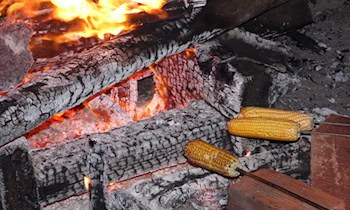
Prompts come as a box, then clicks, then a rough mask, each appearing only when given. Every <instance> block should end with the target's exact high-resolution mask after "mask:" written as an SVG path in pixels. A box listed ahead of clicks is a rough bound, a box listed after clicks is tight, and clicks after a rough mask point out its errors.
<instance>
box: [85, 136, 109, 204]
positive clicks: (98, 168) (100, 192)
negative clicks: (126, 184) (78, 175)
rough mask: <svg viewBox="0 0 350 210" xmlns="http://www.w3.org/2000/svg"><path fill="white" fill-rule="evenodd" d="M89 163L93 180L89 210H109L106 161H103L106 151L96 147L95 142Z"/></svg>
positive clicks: (90, 175)
mask: <svg viewBox="0 0 350 210" xmlns="http://www.w3.org/2000/svg"><path fill="white" fill-rule="evenodd" d="M89 145H90V154H89V157H88V161H89V163H88V164H89V178H90V180H91V184H90V189H89V200H90V204H89V209H90V210H107V207H106V197H107V192H106V191H107V187H106V186H107V185H108V182H107V179H105V173H104V168H105V162H106V161H105V160H104V159H103V153H104V151H102V150H101V147H95V142H92V141H90V142H89Z"/></svg>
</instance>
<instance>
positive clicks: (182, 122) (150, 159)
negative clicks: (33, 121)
mask: <svg viewBox="0 0 350 210" xmlns="http://www.w3.org/2000/svg"><path fill="white" fill-rule="evenodd" d="M196 138H201V139H203V140H206V141H208V142H210V143H213V144H215V145H217V146H222V145H221V144H223V143H224V140H227V136H226V120H225V118H224V117H222V115H220V113H219V112H217V111H216V110H215V109H213V108H211V107H210V106H208V105H206V104H205V103H204V102H202V101H199V102H196V103H195V104H192V105H191V107H189V108H188V109H184V110H171V111H168V112H166V113H162V114H159V115H157V116H155V117H153V118H150V119H147V120H141V121H138V122H136V123H134V124H132V125H127V126H125V127H121V128H117V129H114V130H112V131H110V132H108V133H102V134H93V135H90V136H86V137H82V138H80V139H78V140H76V141H74V142H70V143H66V144H62V145H59V146H57V147H52V148H47V149H44V150H38V151H33V152H32V156H33V160H34V161H33V162H34V168H35V172H36V176H37V178H38V185H39V193H40V201H41V202H43V204H48V203H53V202H55V201H58V200H62V199H65V198H68V197H70V196H73V195H79V194H82V193H84V192H86V191H85V189H84V186H83V177H84V176H86V175H88V174H89V169H88V167H89V166H88V162H89V161H88V156H89V151H90V146H89V142H94V143H95V144H97V145H95V146H99V147H101V150H102V151H105V152H104V154H103V157H102V158H103V159H104V160H105V163H104V173H105V176H104V178H106V179H107V180H108V182H111V181H118V180H123V179H127V178H130V177H134V176H137V175H140V174H144V173H147V172H149V171H152V170H155V169H158V168H159V167H166V166H169V165H173V164H177V163H178V162H182V161H185V160H186V159H185V157H184V156H183V149H184V147H185V145H186V143H187V141H189V140H191V139H196Z"/></svg>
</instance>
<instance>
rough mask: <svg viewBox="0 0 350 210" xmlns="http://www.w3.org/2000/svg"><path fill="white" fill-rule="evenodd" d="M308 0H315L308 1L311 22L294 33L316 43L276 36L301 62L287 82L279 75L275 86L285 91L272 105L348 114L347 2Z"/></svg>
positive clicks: (349, 29)
mask: <svg viewBox="0 0 350 210" xmlns="http://www.w3.org/2000/svg"><path fill="white" fill-rule="evenodd" d="M310 2H316V3H310V8H311V11H312V13H313V17H314V23H313V24H310V25H307V26H305V27H303V28H302V29H300V30H298V32H299V33H301V34H302V35H306V36H308V37H309V38H311V39H312V40H314V41H316V42H317V43H318V45H316V43H315V44H312V43H311V42H310V41H309V40H306V39H305V37H301V36H298V35H296V34H292V35H289V36H282V37H279V38H277V41H280V42H282V43H284V44H285V45H287V46H289V47H291V48H292V51H293V52H294V53H295V55H296V56H297V57H299V58H302V59H303V61H302V63H300V67H299V68H296V69H295V71H294V72H292V73H290V75H292V77H289V78H290V79H289V81H287V82H286V80H285V78H286V75H283V74H280V77H281V81H282V82H281V83H280V84H278V85H277V87H278V88H281V89H284V91H282V92H285V94H283V95H281V96H279V97H276V98H275V99H277V100H274V102H273V103H272V104H273V106H275V107H278V108H286V109H292V110H305V111H308V112H313V113H320V112H328V113H333V112H338V113H339V114H343V115H350V95H349V90H350V16H349V10H350V4H349V1H346V0H334V1H310ZM293 38H294V39H293ZM295 40H297V41H295ZM303 41H304V42H303ZM305 42H306V43H305ZM281 89H280V90H281Z"/></svg>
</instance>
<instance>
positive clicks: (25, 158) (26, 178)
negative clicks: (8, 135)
mask: <svg viewBox="0 0 350 210" xmlns="http://www.w3.org/2000/svg"><path fill="white" fill-rule="evenodd" d="M28 150H29V146H28V142H27V140H26V139H25V138H23V137H21V138H19V139H16V140H15V141H13V142H11V143H9V144H7V145H5V146H3V147H1V148H0V209H1V210H9V209H11V210H39V209H41V206H40V204H39V199H38V198H39V197H38V188H37V182H36V177H35V176H34V170H33V164H32V159H31V157H30V155H29V152H28Z"/></svg>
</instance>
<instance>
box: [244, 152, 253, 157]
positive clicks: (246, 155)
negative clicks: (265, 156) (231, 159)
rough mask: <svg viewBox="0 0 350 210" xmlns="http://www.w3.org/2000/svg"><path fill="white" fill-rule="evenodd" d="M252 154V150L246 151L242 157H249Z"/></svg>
mask: <svg viewBox="0 0 350 210" xmlns="http://www.w3.org/2000/svg"><path fill="white" fill-rule="evenodd" d="M251 155H252V151H247V153H246V154H245V155H244V157H249V156H251Z"/></svg>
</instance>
